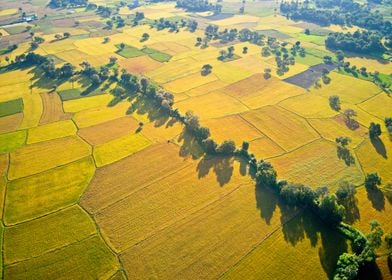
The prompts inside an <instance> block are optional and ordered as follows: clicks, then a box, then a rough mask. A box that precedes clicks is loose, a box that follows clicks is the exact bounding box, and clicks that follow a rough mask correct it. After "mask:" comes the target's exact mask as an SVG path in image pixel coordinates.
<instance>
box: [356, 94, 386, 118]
mask: <svg viewBox="0 0 392 280" xmlns="http://www.w3.org/2000/svg"><path fill="white" fill-rule="evenodd" d="M381 104H382V106H380V105H381ZM358 107H360V108H361V109H363V110H364V111H366V112H368V113H370V114H372V115H374V116H376V117H378V118H380V119H385V118H387V117H390V116H391V112H392V97H391V96H388V95H387V94H385V92H381V93H380V94H379V95H376V96H375V97H373V98H371V99H369V100H367V101H365V102H364V103H361V104H359V105H358Z"/></svg>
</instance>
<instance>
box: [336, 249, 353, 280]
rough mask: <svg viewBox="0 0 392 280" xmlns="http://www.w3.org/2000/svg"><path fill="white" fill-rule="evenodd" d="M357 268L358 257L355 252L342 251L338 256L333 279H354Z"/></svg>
mask: <svg viewBox="0 0 392 280" xmlns="http://www.w3.org/2000/svg"><path fill="white" fill-rule="evenodd" d="M358 270H359V258H358V256H356V255H355V254H349V253H343V254H342V255H340V256H339V259H338V262H337V268H336V271H335V275H334V280H351V279H355V278H356V277H357V275H358Z"/></svg>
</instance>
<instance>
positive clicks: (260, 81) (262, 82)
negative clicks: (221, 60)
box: [220, 74, 278, 98]
mask: <svg viewBox="0 0 392 280" xmlns="http://www.w3.org/2000/svg"><path fill="white" fill-rule="evenodd" d="M274 82H276V83H278V80H277V79H275V78H271V79H268V80H266V79H264V76H263V75H262V74H254V75H252V76H250V77H248V78H246V79H243V80H240V81H238V82H236V83H233V84H230V85H228V86H227V87H225V88H223V89H222V90H220V91H221V92H224V93H225V94H228V95H230V96H232V97H236V98H241V97H243V96H246V95H249V94H252V93H254V92H257V91H259V90H261V89H263V88H264V87H266V86H267V85H268V84H270V83H274Z"/></svg>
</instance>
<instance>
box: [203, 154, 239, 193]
mask: <svg viewBox="0 0 392 280" xmlns="http://www.w3.org/2000/svg"><path fill="white" fill-rule="evenodd" d="M233 163H234V158H233V157H230V156H204V157H203V158H202V159H201V160H200V161H199V163H198V165H197V168H196V170H197V172H198V177H199V179H200V178H203V177H205V176H207V175H208V174H209V173H210V170H211V169H212V170H213V171H214V173H215V175H216V179H217V181H218V183H219V185H220V186H221V187H223V186H224V185H226V184H227V183H229V182H230V180H231V177H232V175H233V171H234V167H233Z"/></svg>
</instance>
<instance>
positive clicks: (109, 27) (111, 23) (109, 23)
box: [106, 20, 113, 29]
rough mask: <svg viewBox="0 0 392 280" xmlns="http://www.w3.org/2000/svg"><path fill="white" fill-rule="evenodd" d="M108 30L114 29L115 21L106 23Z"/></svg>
mask: <svg viewBox="0 0 392 280" xmlns="http://www.w3.org/2000/svg"><path fill="white" fill-rule="evenodd" d="M106 28H107V29H112V28H113V21H111V20H108V21H107V22H106Z"/></svg>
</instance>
